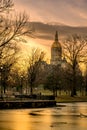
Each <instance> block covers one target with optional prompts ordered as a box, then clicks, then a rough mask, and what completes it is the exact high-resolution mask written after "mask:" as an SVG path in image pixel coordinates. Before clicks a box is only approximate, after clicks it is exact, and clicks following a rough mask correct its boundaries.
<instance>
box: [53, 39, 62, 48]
mask: <svg viewBox="0 0 87 130" xmlns="http://www.w3.org/2000/svg"><path fill="white" fill-rule="evenodd" d="M56 47H57V48H61V44H60V43H59V42H58V41H55V42H54V43H53V44H52V48H56Z"/></svg>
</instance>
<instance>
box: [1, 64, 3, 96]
mask: <svg viewBox="0 0 87 130" xmlns="http://www.w3.org/2000/svg"><path fill="white" fill-rule="evenodd" d="M0 70H1V98H3V90H2V72H3V67H2V66H1V68H0Z"/></svg>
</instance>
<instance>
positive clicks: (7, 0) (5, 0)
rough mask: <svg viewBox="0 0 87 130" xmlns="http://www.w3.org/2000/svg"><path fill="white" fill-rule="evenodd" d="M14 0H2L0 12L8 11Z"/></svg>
mask: <svg viewBox="0 0 87 130" xmlns="http://www.w3.org/2000/svg"><path fill="white" fill-rule="evenodd" d="M13 5H14V4H13V1H12V0H0V12H1V13H2V12H4V11H7V10H8V9H10V8H11V7H12V6H13Z"/></svg>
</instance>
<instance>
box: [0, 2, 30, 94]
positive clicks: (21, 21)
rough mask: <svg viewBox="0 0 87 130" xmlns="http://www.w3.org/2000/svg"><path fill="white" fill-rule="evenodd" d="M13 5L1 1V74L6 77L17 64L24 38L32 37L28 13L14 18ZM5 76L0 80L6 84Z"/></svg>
mask: <svg viewBox="0 0 87 130" xmlns="http://www.w3.org/2000/svg"><path fill="white" fill-rule="evenodd" d="M13 5H14V4H13V1H12V0H0V68H1V69H0V72H1V73H3V74H4V73H5V75H8V73H9V72H8V71H7V70H9V71H10V69H11V67H12V65H13V64H14V63H15V62H16V59H17V57H16V54H17V53H18V50H19V49H18V47H17V44H18V43H20V42H25V39H24V37H26V36H31V35H32V29H31V28H30V25H29V20H28V17H27V15H26V13H22V14H21V13H20V14H17V15H16V14H14V16H13V17H12V16H11V15H10V11H11V9H12V7H13ZM7 11H9V14H7ZM8 67H9V69H8ZM2 68H3V71H2ZM3 74H1V76H0V78H1V79H2V78H3V83H5V81H6V79H7V77H6V78H5V77H3ZM4 88H5V87H4ZM4 92H5V89H4Z"/></svg>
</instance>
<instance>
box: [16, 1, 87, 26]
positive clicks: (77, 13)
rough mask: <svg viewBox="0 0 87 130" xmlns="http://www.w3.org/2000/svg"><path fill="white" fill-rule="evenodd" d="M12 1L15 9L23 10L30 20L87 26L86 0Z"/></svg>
mask: <svg viewBox="0 0 87 130" xmlns="http://www.w3.org/2000/svg"><path fill="white" fill-rule="evenodd" d="M14 2H15V6H16V8H17V10H21V11H23V10H25V11H26V12H27V14H28V15H29V16H30V19H31V21H40V22H45V23H48V22H59V23H63V24H67V25H72V26H87V0H14Z"/></svg>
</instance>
